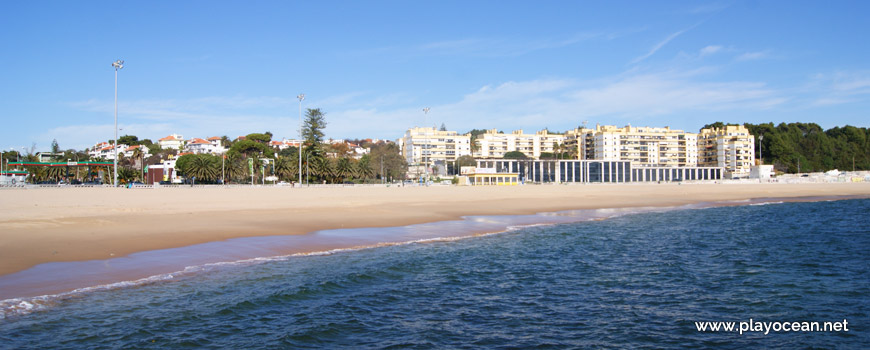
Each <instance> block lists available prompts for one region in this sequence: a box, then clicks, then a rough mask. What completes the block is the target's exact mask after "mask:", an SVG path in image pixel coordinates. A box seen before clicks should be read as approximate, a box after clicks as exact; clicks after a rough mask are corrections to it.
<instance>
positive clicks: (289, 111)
mask: <svg viewBox="0 0 870 350" xmlns="http://www.w3.org/2000/svg"><path fill="white" fill-rule="evenodd" d="M868 14H870V2H868V1H407V0H406V1H377V0H371V1H347V2H344V1H305V2H292V1H261V0H256V1H128V2H120V3H119V2H102V1H2V2H0V45H2V48H0V121H2V123H0V147H2V148H3V149H6V150H8V149H9V148H10V147H13V148H16V149H19V148H21V147H26V148H27V149H28V150H29V149H30V148H31V147H33V146H34V145H35V149H36V151H47V150H48V149H50V147H51V143H52V140H57V142H58V144H59V146H60V147H61V148H62V149H68V148H74V149H84V148H86V147H90V146H93V145H94V144H95V143H97V142H101V141H106V140H109V139H111V138H113V134H114V124H113V123H114V114H113V113H114V78H115V71H114V69H113V68H112V66H111V63H112V62H113V61H115V60H117V59H121V60H124V61H125V64H124V68H123V69H121V70H120V71H119V72H118V124H119V128H120V129H121V130H120V131H119V135H125V134H130V135H136V136H138V137H139V138H140V139H145V138H149V139H151V140H154V141H156V140H157V139H159V138H162V137H165V136H167V135H169V134H172V133H177V134H181V135H183V136H184V137H185V138H187V139H190V138H193V137H200V138H206V137H210V136H223V135H227V136H229V137H231V138H235V137H236V136H239V135H246V134H248V133H253V132H265V131H269V132H271V133H273V134H274V139H283V138H286V139H294V138H297V135H298V131H299V124H300V115H299V108H300V102H299V100H298V99H297V98H296V96H297V95H298V94H300V93H304V94H305V99H304V101H302V108H303V109H306V108H320V109H321V111H322V112H324V113H325V114H326V120H327V122H328V126H327V127H326V130H325V132H326V136H327V138H334V139H346V138H347V139H355V138H360V139H363V138H379V139H389V140H395V139H397V138H400V137H401V136H402V135H403V133H404V132H405V130H407V129H408V128H410V127H414V126H436V127H440V126H441V125H442V124H443V125H445V126H446V127H447V129H448V130H455V131H458V132H460V133H464V132H467V131H469V130H471V129H492V128H496V129H499V130H504V131H505V132H510V131H512V130H516V129H523V130H524V131H526V132H534V131H538V130H542V129H545V128H546V129H548V130H551V131H565V130H570V129H574V128H576V127H579V126H582V125H584V123H586V125H588V126H594V125H595V124H602V125H605V124H607V125H617V126H624V125H628V124H630V125H633V126H670V127H671V128H676V129H682V130H686V131H692V132H697V131H698V129H700V128H701V127H702V126H703V125H705V124H708V123H713V122H716V121H722V122H726V123H744V122H746V123H766V122H773V123H777V124H778V123H780V122H812V123H817V124H819V125H821V126H822V127H823V128H826V129H827V128H831V127H834V126H844V125H853V126H861V127H868V126H870V113H868V108H870V45H867V43H868V39H867V35H868V34H870V21H867V20H866V18H867V16H868ZM424 107H429V108H430V110H429V112H428V113H424V112H423V108H424Z"/></svg>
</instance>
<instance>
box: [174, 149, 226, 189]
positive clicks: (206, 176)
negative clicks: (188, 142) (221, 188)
mask: <svg viewBox="0 0 870 350" xmlns="http://www.w3.org/2000/svg"><path fill="white" fill-rule="evenodd" d="M175 168H176V169H177V170H178V172H180V173H181V174H182V175H184V177H186V178H187V179H192V178H193V177H196V181H197V182H215V181H217V179H218V178H220V174H221V163H220V159H218V157H217V156H214V155H211V154H186V155H183V156H181V157H178V159H177V160H176V161H175Z"/></svg>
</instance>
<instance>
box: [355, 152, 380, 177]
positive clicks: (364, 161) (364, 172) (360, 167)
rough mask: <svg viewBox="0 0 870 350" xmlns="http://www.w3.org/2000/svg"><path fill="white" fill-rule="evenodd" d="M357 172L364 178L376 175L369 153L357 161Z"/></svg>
mask: <svg viewBox="0 0 870 350" xmlns="http://www.w3.org/2000/svg"><path fill="white" fill-rule="evenodd" d="M356 173H357V175H358V176H359V177H361V178H363V179H370V178H372V177H373V176H374V175H375V170H374V169H372V164H371V158H370V157H369V156H368V155H365V156H363V157H362V158H361V159H360V160H359V162H357V163H356Z"/></svg>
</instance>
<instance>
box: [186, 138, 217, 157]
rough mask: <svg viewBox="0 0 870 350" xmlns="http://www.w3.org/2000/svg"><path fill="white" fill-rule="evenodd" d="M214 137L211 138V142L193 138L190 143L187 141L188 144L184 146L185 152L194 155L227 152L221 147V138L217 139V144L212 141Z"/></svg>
mask: <svg viewBox="0 0 870 350" xmlns="http://www.w3.org/2000/svg"><path fill="white" fill-rule="evenodd" d="M212 139H214V137H212V138H209V140H204V139H200V138H193V139H191V140H190V141H187V144H186V145H185V146H184V151H185V152H189V153H193V154H204V153H207V154H222V153H224V152H226V149H225V148H224V147H223V146H221V144H220V138H219V137H218V138H217V140H216V141H217V142H214V141H211V140H212Z"/></svg>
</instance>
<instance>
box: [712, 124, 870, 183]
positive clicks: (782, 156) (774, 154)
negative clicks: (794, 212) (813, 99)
mask: <svg viewBox="0 0 870 350" xmlns="http://www.w3.org/2000/svg"><path fill="white" fill-rule="evenodd" d="M724 125H726V124H723V123H721V122H717V123H713V124H708V125H706V126H704V128H709V127H721V126H724ZM730 125H734V124H730ZM743 125H744V126H746V128H747V129H749V132H750V133H751V134H752V135H753V136H755V157H756V158H759V155H760V156H761V157H762V158H763V160H764V164H773V166H774V169H776V171H780V172H785V173H797V172H804V173H807V172H819V171H828V170H833V169H839V170H841V171H851V170H853V169H854V170H870V128H858V127H854V126H849V125H846V126H844V127H834V128H831V129H828V130H824V129H822V127H820V126H819V125H818V124H815V123H788V124H786V123H780V124H779V125H773V123H764V124H749V123H746V124H743ZM759 136H764V138H763V139H762V141H761V142H758V140H759Z"/></svg>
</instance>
